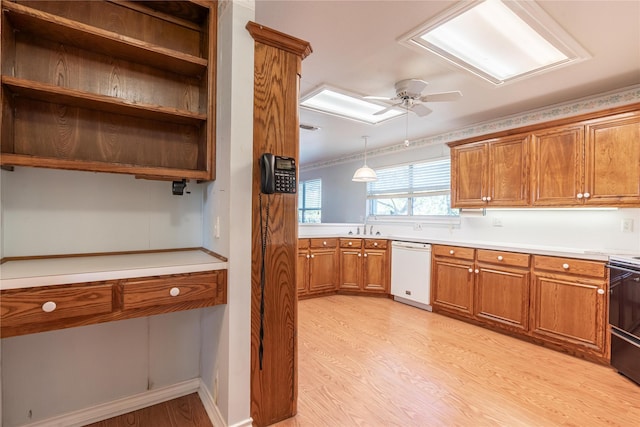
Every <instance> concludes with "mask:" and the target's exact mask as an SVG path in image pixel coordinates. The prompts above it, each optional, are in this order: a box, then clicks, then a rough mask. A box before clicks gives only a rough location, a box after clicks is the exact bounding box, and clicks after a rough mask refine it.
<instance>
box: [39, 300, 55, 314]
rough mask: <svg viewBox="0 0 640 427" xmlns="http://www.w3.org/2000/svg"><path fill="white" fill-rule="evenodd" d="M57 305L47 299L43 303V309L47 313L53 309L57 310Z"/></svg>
mask: <svg viewBox="0 0 640 427" xmlns="http://www.w3.org/2000/svg"><path fill="white" fill-rule="evenodd" d="M56 307H57V305H56V303H55V302H53V301H47V302H45V303H44V304H42V311H44V312H45V313H51V312H52V311H53V310H55V309H56Z"/></svg>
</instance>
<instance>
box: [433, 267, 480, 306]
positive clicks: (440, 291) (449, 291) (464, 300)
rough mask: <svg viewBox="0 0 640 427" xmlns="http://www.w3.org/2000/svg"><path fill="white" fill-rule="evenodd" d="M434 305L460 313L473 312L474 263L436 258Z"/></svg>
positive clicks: (434, 268)
mask: <svg viewBox="0 0 640 427" xmlns="http://www.w3.org/2000/svg"><path fill="white" fill-rule="evenodd" d="M432 280H433V282H432V287H431V290H432V293H433V298H432V306H433V307H434V308H441V309H443V310H447V311H450V312H454V313H457V314H460V315H464V316H468V317H471V316H472V314H473V285H474V273H473V263H464V262H463V263H458V262H455V261H452V260H448V259H439V258H435V259H434V263H433V274H432Z"/></svg>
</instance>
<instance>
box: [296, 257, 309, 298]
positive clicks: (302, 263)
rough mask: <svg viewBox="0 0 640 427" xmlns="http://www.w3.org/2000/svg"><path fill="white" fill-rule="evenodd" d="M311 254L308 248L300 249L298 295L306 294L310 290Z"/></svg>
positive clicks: (297, 278)
mask: <svg viewBox="0 0 640 427" xmlns="http://www.w3.org/2000/svg"><path fill="white" fill-rule="evenodd" d="M310 259H311V256H310V255H309V252H308V251H307V250H303V251H298V260H297V271H296V284H297V288H298V296H303V295H306V294H307V292H309V260H310Z"/></svg>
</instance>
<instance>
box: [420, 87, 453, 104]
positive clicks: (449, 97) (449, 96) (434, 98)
mask: <svg viewBox="0 0 640 427" xmlns="http://www.w3.org/2000/svg"><path fill="white" fill-rule="evenodd" d="M460 98H462V93H461V92H460V91H459V90H456V91H453V92H440V93H432V94H430V95H425V96H421V97H420V101H422V102H447V101H457V100H458V99H460Z"/></svg>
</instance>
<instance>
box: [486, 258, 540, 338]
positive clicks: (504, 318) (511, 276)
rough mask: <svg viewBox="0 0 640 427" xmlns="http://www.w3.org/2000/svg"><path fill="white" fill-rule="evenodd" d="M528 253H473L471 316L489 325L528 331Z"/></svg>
mask: <svg viewBox="0 0 640 427" xmlns="http://www.w3.org/2000/svg"><path fill="white" fill-rule="evenodd" d="M529 258H530V256H529V255H528V254H519V253H510V252H501V251H489V250H484V249H478V250H477V265H476V268H475V269H474V273H475V274H476V294H475V304H474V315H475V316H476V317H477V318H478V319H483V320H485V321H487V322H491V323H492V324H493V325H495V326H498V327H502V328H507V329H512V328H513V329H516V330H520V331H527V330H528V329H529V287H530V279H531V274H530V269H529Z"/></svg>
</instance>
